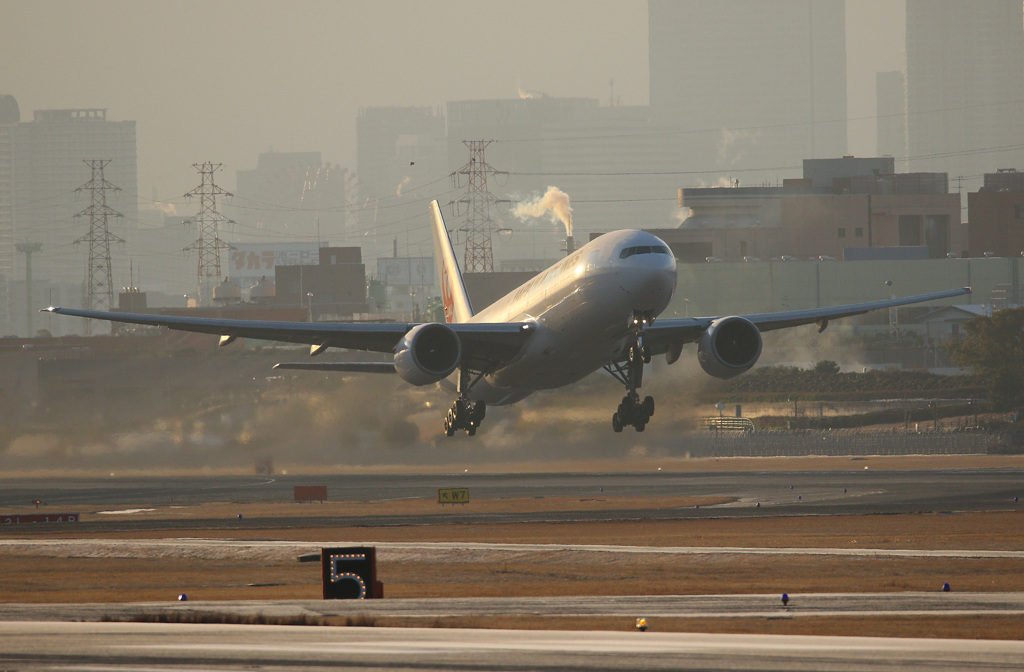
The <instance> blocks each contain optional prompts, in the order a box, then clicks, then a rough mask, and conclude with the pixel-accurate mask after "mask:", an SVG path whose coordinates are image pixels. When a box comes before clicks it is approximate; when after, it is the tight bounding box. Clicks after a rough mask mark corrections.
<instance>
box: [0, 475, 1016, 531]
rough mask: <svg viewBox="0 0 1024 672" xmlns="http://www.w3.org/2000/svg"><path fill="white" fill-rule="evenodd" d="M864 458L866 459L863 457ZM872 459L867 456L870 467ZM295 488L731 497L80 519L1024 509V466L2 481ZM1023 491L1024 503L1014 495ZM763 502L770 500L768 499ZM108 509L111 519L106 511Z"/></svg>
mask: <svg viewBox="0 0 1024 672" xmlns="http://www.w3.org/2000/svg"><path fill="white" fill-rule="evenodd" d="M858 464H859V462H858ZM865 466H867V465H865ZM296 485H325V486H326V487H327V491H328V497H329V499H331V500H334V501H387V500H400V499H427V500H431V499H433V498H436V493H437V489H438V488H444V487H460V488H468V489H469V491H470V497H471V499H472V500H473V501H479V500H496V499H509V498H538V499H539V498H545V497H579V498H581V499H593V498H606V499H609V500H612V499H615V498H622V499H623V500H624V501H625V500H629V499H631V498H637V497H662V496H672V497H680V496H693V497H712V496H720V497H728V498H734V500H735V501H733V502H731V503H729V504H724V505H718V506H704V507H700V508H696V507H674V508H658V509H654V508H640V509H637V508H621V509H618V508H614V507H612V508H606V509H601V510H583V511H579V510H575V511H543V512H519V513H514V514H512V513H503V512H494V513H474V512H472V511H469V510H462V509H453V508H449V509H446V510H444V511H441V512H439V513H432V514H419V515H400V516H397V515H395V516H388V515H347V516H321V515H316V510H315V508H314V507H310V513H309V514H308V515H306V516H303V517H298V518H296V517H291V518H288V519H279V518H272V517H266V518H255V517H254V518H246V519H245V520H236V519H234V518H232V519H230V520H225V519H223V518H221V519H214V518H210V519H201V518H200V519H196V518H191V519H189V520H163V521H159V522H158V521H154V520H131V519H117V520H112V519H104V520H88V521H82V522H80V523H77V524H76V525H77V527H76V529H82V530H83V531H106V530H123V531H132V530H140V529H154V526H157V527H156V529H165V530H175V529H187V528H196V527H202V528H204V529H260V528H266V527H280V526H282V525H287V526H290V527H317V526H325V525H330V526H391V525H435V524H451V523H453V522H457V523H465V524H469V523H508V522H574V521H608V520H678V519H693V518H707V517H715V518H722V517H754V516H763V515H766V514H771V515H776V516H779V515H836V514H886V513H916V512H949V511H994V510H1013V509H1021V508H1022V507H1024V504H1022V503H1021V502H1022V501H1024V470H1021V469H962V470H953V469H950V470H934V471H882V470H877V471H876V470H871V469H867V470H854V471H841V472H839V471H832V472H806V471H804V472H785V471H770V472H767V471H766V472H716V473H711V472H704V473H673V472H648V473H605V474H592V473H587V474H479V475H478V474H449V475H377V474H371V475H329V476H296V477H292V476H278V477H267V478H258V477H243V476H217V477H214V476H200V477H187V478H186V477H179V478H120V477H111V478H104V479H98V478H97V479H0V513H3V512H4V509H7V508H11V507H25V506H26V505H28V504H29V503H30V502H33V501H35V500H41V501H43V502H46V503H47V504H48V505H50V506H60V507H64V508H66V509H67V511H68V512H78V513H90V512H94V511H96V510H100V509H103V508H110V507H153V508H167V507H172V506H199V505H201V504H203V503H207V502H239V503H263V502H289V501H291V500H292V495H293V492H292V491H293V487H294V486H296ZM1014 497H1017V498H1018V501H1016V502H1015V501H1014ZM757 504H760V506H759V507H758V506H757ZM108 518H110V517H108Z"/></svg>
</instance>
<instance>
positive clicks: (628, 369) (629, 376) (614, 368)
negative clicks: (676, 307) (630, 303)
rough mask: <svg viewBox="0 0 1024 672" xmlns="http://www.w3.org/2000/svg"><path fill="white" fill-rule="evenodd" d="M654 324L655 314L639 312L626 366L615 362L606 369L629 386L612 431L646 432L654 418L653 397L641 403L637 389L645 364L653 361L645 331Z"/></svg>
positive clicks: (635, 314) (634, 323)
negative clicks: (645, 340)
mask: <svg viewBox="0 0 1024 672" xmlns="http://www.w3.org/2000/svg"><path fill="white" fill-rule="evenodd" d="M653 321H654V314H653V313H651V312H648V311H636V312H634V313H633V317H632V318H631V319H630V332H631V333H630V340H629V349H628V350H627V353H626V361H625V362H613V363H612V364H608V365H606V366H605V367H604V368H605V370H606V371H608V373H610V374H612V375H613V376H615V378H616V379H618V380H619V382H621V383H622V384H623V385H625V386H626V396H624V397H623V398H622V403H620V404H619V407H618V409H616V411H615V413H614V414H613V415H612V429H613V430H615V431H616V432H621V431H622V429H623V428H624V427H632V428H634V429H635V430H636V431H638V432H642V431H644V428H645V427H646V426H647V423H648V422H650V420H651V416H652V415H654V397H644V398H643V400H642V401H641V400H640V394H639V393H638V392H637V388H639V387H640V386H641V384H642V383H643V377H644V364H646V363H649V362H650V361H651V355H650V353H649V352H648V351H647V348H646V347H645V346H644V330H645V329H646V328H647V327H648V326H649V325H650V324H651V323H652V322H653Z"/></svg>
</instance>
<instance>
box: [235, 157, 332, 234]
mask: <svg viewBox="0 0 1024 672" xmlns="http://www.w3.org/2000/svg"><path fill="white" fill-rule="evenodd" d="M347 177H348V170H347V169H344V168H342V167H340V166H339V165H337V164H333V163H330V162H326V163H325V162H324V161H323V160H322V159H321V157H320V152H268V153H264V154H260V155H259V159H258V160H257V163H256V168H254V169H252V170H239V171H238V172H237V183H236V184H237V186H236V188H235V192H234V196H233V198H232V199H231V207H230V208H229V209H227V210H229V211H230V212H231V213H232V215H231V216H232V218H233V219H234V220H235V221H236V222H238V223H239V224H240V226H239V227H237V229H236V231H235V233H234V234H233V236H234V237H232V239H231V242H235V241H236V240H238V241H244V242H266V240H267V238H268V236H271V235H276V236H277V237H278V238H279V239H280V240H285V241H289V242H318V241H329V240H332V239H334V240H337V239H339V238H340V236H341V235H343V234H344V232H345V214H346V209H345V205H346V180H347ZM225 233H226V232H223V233H222V235H225Z"/></svg>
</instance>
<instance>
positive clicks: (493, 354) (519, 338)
mask: <svg viewBox="0 0 1024 672" xmlns="http://www.w3.org/2000/svg"><path fill="white" fill-rule="evenodd" d="M44 312H50V313H56V314H58V315H71V316H74V317H86V318H92V319H94V320H109V321H111V322H125V323H128V324H145V325H151V326H156V327H167V328H168V329H176V330H179V331H192V332H197V333H202V334H214V335H218V336H220V344H221V345H227V344H229V343H231V342H232V341H234V340H235V339H236V338H255V339H259V340H266V341H283V342H285V343H302V344H306V345H309V346H310V354H319V353H320V352H323V351H324V350H325V349H327V348H345V349H349V350H366V351H370V352H387V353H393V352H394V351H395V346H396V345H398V342H399V341H401V340H402V337H403V336H405V334H406V332H408V331H409V330H410V329H412V328H413V327H414V326H416V325H415V324H407V323H404V322H403V323H373V324H369V323H342V322H273V321H262V320H231V319H218V318H203V317H180V316H174V315H146V314H141V313H108V312H105V311H99V310H79V309H77V308H55V307H50V308H46V309H45V310H44ZM447 326H448V327H449V328H451V329H452V330H454V331H455V332H456V333H457V334H458V335H459V340H460V341H461V342H462V351H463V360H462V361H463V362H464V363H465V364H466V365H467V366H469V367H471V368H473V369H476V370H489V369H492V368H495V367H496V366H498V365H500V364H502V363H504V362H508V361H510V360H512V359H513V358H514V357H515V356H516V355H517V354H518V353H519V351H520V350H521V349H522V347H523V344H524V343H526V341H527V339H528V338H529V337H530V335H531V334H532V333H533V328H532V325H530V324H529V323H522V322H512V323H496V324H495V323H490V324H482V323H472V322H467V323H459V324H449V325H447Z"/></svg>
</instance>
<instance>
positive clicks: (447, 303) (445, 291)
mask: <svg viewBox="0 0 1024 672" xmlns="http://www.w3.org/2000/svg"><path fill="white" fill-rule="evenodd" d="M441 302H442V303H443V304H444V319H445V322H447V323H448V324H451V323H452V320H453V319H454V318H455V297H453V296H452V285H451V279H450V278H449V277H448V265H447V264H445V265H444V266H442V267H441Z"/></svg>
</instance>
